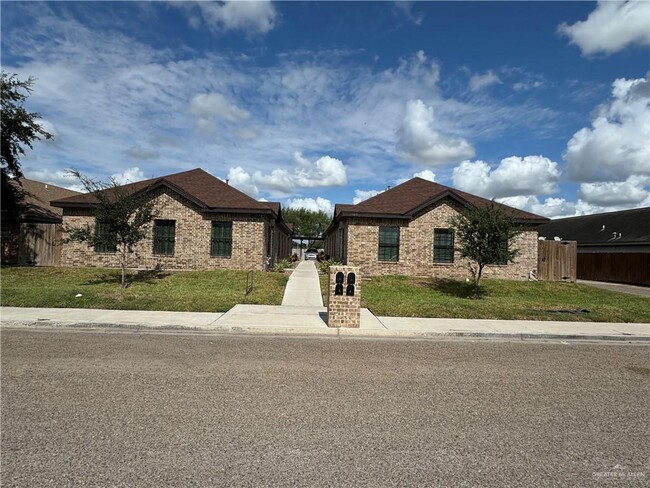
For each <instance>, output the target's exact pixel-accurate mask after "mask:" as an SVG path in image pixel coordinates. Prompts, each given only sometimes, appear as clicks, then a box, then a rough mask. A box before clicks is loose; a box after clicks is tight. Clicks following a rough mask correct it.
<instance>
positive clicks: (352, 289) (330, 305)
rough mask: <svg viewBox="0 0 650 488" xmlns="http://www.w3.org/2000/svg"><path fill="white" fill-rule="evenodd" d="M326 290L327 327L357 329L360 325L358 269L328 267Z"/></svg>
mask: <svg viewBox="0 0 650 488" xmlns="http://www.w3.org/2000/svg"><path fill="white" fill-rule="evenodd" d="M327 290H328V294H327V326H328V327H359V325H360V324H361V277H360V276H359V268H356V267H353V266H330V274H329V280H328V286H327Z"/></svg>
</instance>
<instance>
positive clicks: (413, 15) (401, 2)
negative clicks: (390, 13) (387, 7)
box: [395, 0, 424, 26]
mask: <svg viewBox="0 0 650 488" xmlns="http://www.w3.org/2000/svg"><path fill="white" fill-rule="evenodd" d="M395 9H396V11H397V12H399V13H401V14H402V15H404V16H405V17H406V18H407V19H408V20H410V21H411V22H413V23H414V24H415V25H418V26H420V25H422V21H423V20H424V13H422V12H414V11H413V2H409V1H406V0H397V1H396V2H395Z"/></svg>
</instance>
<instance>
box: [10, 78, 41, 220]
mask: <svg viewBox="0 0 650 488" xmlns="http://www.w3.org/2000/svg"><path fill="white" fill-rule="evenodd" d="M0 84H1V86H0V90H1V91H0V99H1V101H2V113H1V114H0V121H1V124H2V133H1V135H0V138H1V141H0V152H1V153H2V162H1V163H0V168H1V173H2V175H1V187H0V192H1V193H2V214H3V216H8V215H11V214H12V213H13V212H15V211H16V210H17V207H18V204H19V202H20V200H21V192H20V188H19V187H18V186H17V185H12V184H11V180H12V179H14V180H16V181H18V182H19V183H20V180H19V178H20V177H22V176H23V173H22V171H21V168H20V157H21V156H22V155H24V154H25V148H26V147H28V148H30V149H32V143H33V142H34V140H39V139H41V138H45V139H50V138H51V137H52V135H51V134H50V133H48V132H47V131H46V130H45V129H43V127H42V126H41V125H40V124H39V123H38V119H39V117H40V115H39V114H38V113H36V112H28V111H27V110H26V109H25V107H24V103H25V100H27V97H28V96H29V94H30V93H31V91H32V85H33V84H34V78H31V77H30V78H28V79H27V80H19V79H18V78H17V76H16V75H9V74H7V73H5V72H4V71H3V72H2V73H1V74H0Z"/></svg>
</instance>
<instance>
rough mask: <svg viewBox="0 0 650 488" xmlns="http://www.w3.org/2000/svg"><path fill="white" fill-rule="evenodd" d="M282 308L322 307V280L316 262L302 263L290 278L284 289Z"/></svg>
mask: <svg viewBox="0 0 650 488" xmlns="http://www.w3.org/2000/svg"><path fill="white" fill-rule="evenodd" d="M282 306H283V307H284V306H289V307H322V306H323V297H322V295H321V291H320V280H319V277H318V271H317V270H316V263H315V262H314V261H300V263H299V264H298V266H297V267H296V269H294V270H293V272H292V273H291V275H290V276H289V282H288V283H287V287H286V288H285V289H284V297H283V298H282Z"/></svg>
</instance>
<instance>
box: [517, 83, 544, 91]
mask: <svg viewBox="0 0 650 488" xmlns="http://www.w3.org/2000/svg"><path fill="white" fill-rule="evenodd" d="M543 86H544V82H543V81H540V80H534V81H518V82H517V83H513V84H512V88H513V89H514V90H516V91H526V90H534V89H535V88H541V87H543Z"/></svg>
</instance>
